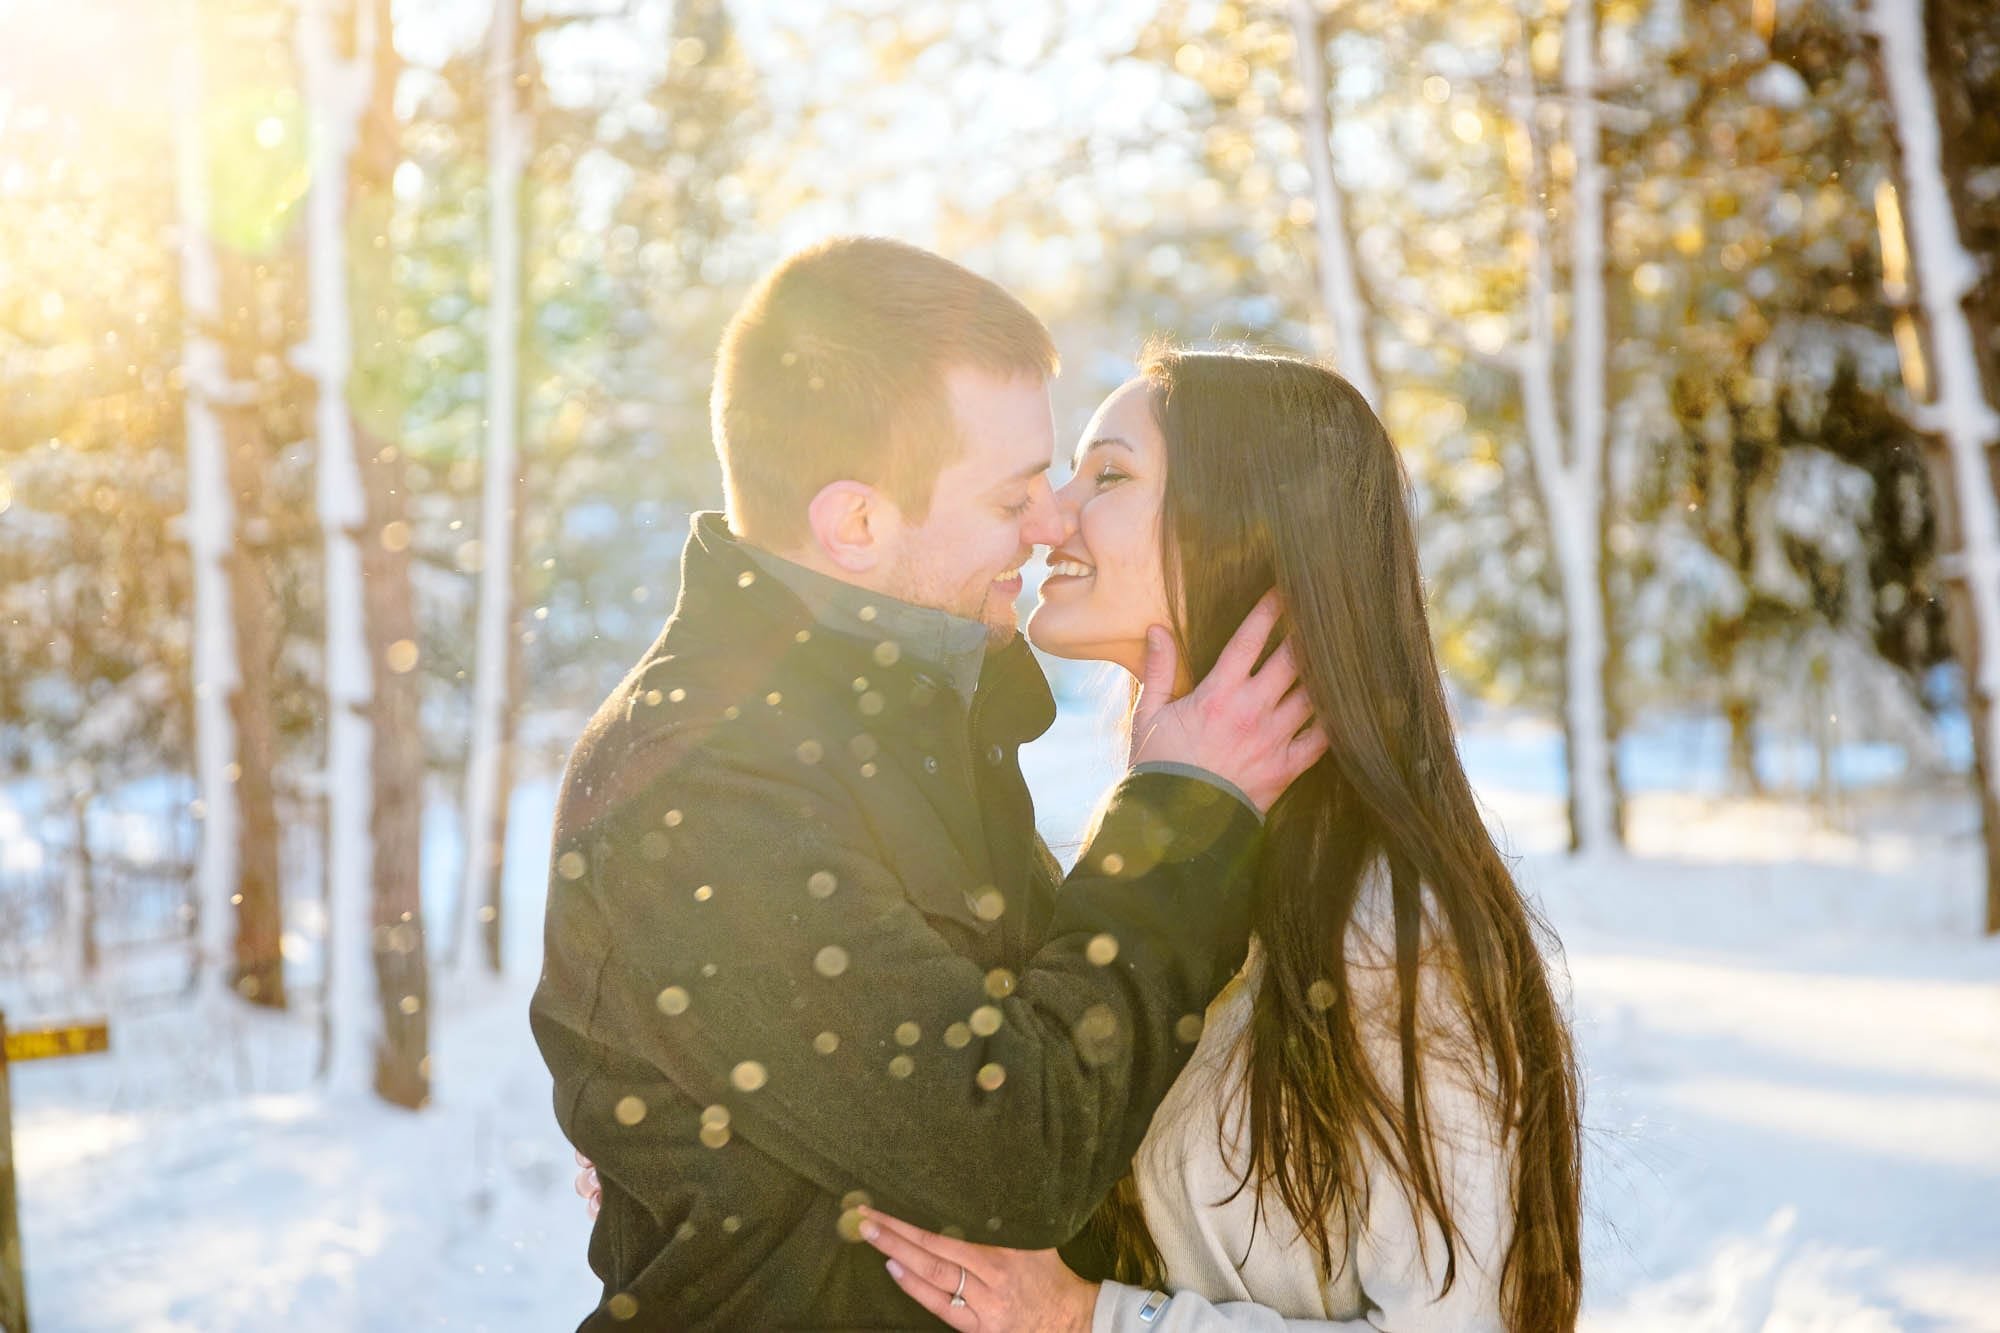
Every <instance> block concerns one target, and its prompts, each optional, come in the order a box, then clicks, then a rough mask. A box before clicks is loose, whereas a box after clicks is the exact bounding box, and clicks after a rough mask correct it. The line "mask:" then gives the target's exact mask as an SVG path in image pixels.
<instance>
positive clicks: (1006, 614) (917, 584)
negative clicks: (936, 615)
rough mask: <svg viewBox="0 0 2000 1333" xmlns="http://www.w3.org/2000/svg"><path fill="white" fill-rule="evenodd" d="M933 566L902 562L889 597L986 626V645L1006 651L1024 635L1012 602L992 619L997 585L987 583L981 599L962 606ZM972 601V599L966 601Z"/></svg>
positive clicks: (1000, 609) (979, 594)
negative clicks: (1006, 648) (943, 586)
mask: <svg viewBox="0 0 2000 1333" xmlns="http://www.w3.org/2000/svg"><path fill="white" fill-rule="evenodd" d="M938 583H939V580H938V579H937V578H936V577H935V576H934V572H933V570H932V567H931V566H930V565H929V564H928V563H927V562H925V561H923V560H920V559H916V558H906V559H904V560H902V561H899V562H898V564H897V566H896V570H895V572H894V574H893V575H892V577H891V580H890V587H889V590H888V591H889V595H890V596H891V597H894V598H896V599H898V600H899V601H904V602H908V603H910V604H911V605H913V606H927V607H930V608H931V609H932V610H936V611H943V612H944V613H946V614H947V615H954V616H957V617H958V618H959V619H960V620H976V621H978V622H979V623H980V624H982V625H984V626H985V627H986V646H987V647H988V648H1004V647H1006V646H1007V645H1008V644H1010V643H1012V642H1013V641H1014V637H1015V636H1016V635H1017V634H1019V633H1020V625H1019V623H1018V621H1017V619H1016V617H1015V614H1014V607H1013V604H1012V603H1007V604H1004V605H1002V606H1000V607H997V608H995V610H994V614H993V615H992V616H989V615H988V614H987V608H988V606H989V605H991V604H992V602H993V601H994V594H993V585H992V584H991V583H987V584H985V585H984V586H982V587H981V588H980V590H979V593H978V600H977V602H976V603H974V604H973V605H970V606H965V605H960V604H959V603H958V599H957V598H956V597H955V595H954V594H955V593H956V591H957V590H956V589H948V588H942V587H939V586H938ZM966 600H967V601H971V600H972V599H971V597H970V596H968V597H967V598H966Z"/></svg>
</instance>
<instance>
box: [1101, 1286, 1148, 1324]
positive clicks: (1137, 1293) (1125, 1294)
mask: <svg viewBox="0 0 2000 1333" xmlns="http://www.w3.org/2000/svg"><path fill="white" fill-rule="evenodd" d="M1151 1294H1152V1293H1150V1292H1147V1291H1145V1290H1142V1289H1141V1288H1139V1287H1128V1286H1126V1285H1125V1284H1124V1283H1123V1282H1100V1283H1099V1284H1098V1286H1097V1308H1096V1309H1095V1310H1094V1311H1093V1312H1092V1313H1091V1316H1090V1333H1135V1330H1138V1329H1140V1328H1142V1327H1143V1325H1141V1324H1140V1323H1139V1307H1140V1305H1142V1304H1143V1303H1144V1302H1145V1300H1146V1297H1147V1296H1149V1295H1151Z"/></svg>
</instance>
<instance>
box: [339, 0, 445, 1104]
mask: <svg viewBox="0 0 2000 1333" xmlns="http://www.w3.org/2000/svg"><path fill="white" fill-rule="evenodd" d="M361 3H363V4H365V5H366V6H367V8H366V10H365V11H364V27H365V28H366V29H368V30H371V31H372V32H373V34H374V40H373V41H372V42H371V43H369V44H368V45H367V47H366V53H367V55H368V56H369V57H370V59H371V61H372V65H373V68H372V71H371V72H370V74H369V75H368V90H369V91H368V100H367V104H366V107H365V110H364V111H363V114H362V116H361V119H360V124H359V127H358V130H357V134H356V137H355V142H354V149H353V152H352V154H351V156H350V157H349V158H348V170H347V180H348V196H347V227H348V236H349V238H350V240H351V241H352V243H353V250H352V253H351V254H350V257H349V260H348V272H349V278H350V281H351V282H352V284H353V290H354V292H355V293H356V295H357V297H358V299H357V300H356V302H355V308H354V319H353V338H354V342H353V354H354V357H355V363H356V365H357V366H358V367H359V366H365V367H366V368H367V371H368V376H367V383H366V388H365V390H363V391H354V390H350V393H349V397H348V407H349V415H350V417H351V418H352V419H353V445H354V456H355V459H356V462H357V464H358V465H359V467H360V471H361V483H362V484H361V489H362V497H363V502H364V506H365V516H366V517H365V522H366V526H365V529H364V533H363V536H362V539H361V542H360V547H361V572H362V613H363V620H364V623H365V626H366V633H367V640H368V645H367V647H368V653H369V660H370V662H371V664H372V666H373V670H374V677H373V681H374V688H373V691H372V693H371V694H370V697H369V707H368V720H369V730H370V733H371V734H372V736H373V745H372V747H371V749H370V756H369V757H370V766H371V772H370V775H371V778H372V780H373V784H374V793H373V796H372V799H371V802H370V807H369V813H370V819H371V832H372V836H371V837H370V839H369V848H370V850H371V852H372V853H373V860H372V863H371V880H372V886H373V891H374V894H373V898H374V901H373V905H372V925H373V931H372V938H373V944H374V964H375V999H376V1003H377V1005H378V1008H379V1011H380V1014H381V1032H382V1041H381V1045H380V1047H379V1048H378V1049H377V1052H376V1062H375V1090H376V1091H377V1092H379V1093H380V1094H381V1095H382V1096H383V1097H384V1098H385V1099H387V1100H388V1101H391V1102H393V1103H395V1104H396V1105H398V1106H406V1107H410V1108H412V1109H416V1108H420V1107H422V1106H423V1105H424V1104H425V1103H426V1102H428V1101H429V1099H430V1066H431V1061H430V965H429V955H428V950H427V949H426V948H425V944H424V913H423V879H422V864H423V815H424V804H425V797H426V792H425V789H424V776H425V762H424V742H423V721H422V717H421V710H422V691H423V678H422V676H421V675H420V674H419V672H418V671H417V664H418V661H419V658H420V651H419V645H418V637H417V605H416V591H415V588H414V586H413V584H412V582H411V577H410V567H411V556H410V523H409V504H408V496H409V486H408V484H407V481H406V473H407V471H408V468H407V464H406V462H405V460H404V458H403V452H402V448H401V443H400V433H401V428H402V397H401V394H400V393H399V392H397V391H396V390H395V388H394V387H393V386H394V384H395V381H396V376H397V373H398V370H399V367H398V365H397V361H398V358H399V356H400V352H399V342H400V340H399V339H398V337H397V335H396V331H395V329H394V327H393V325H392V324H391V322H390V320H391V313H390V312H391V308H392V303H391V302H390V301H389V300H388V299H387V293H388V291H389V289H390V285H391V284H392V282H393V281H394V279H393V278H392V277H391V261H392V258H393V253H392V251H391V249H390V246H389V221H390V215H391V213H392V212H393V209H394V200H393V196H392V191H391V182H392V179H393V177H394V176H395V172H396V166H397V164H398V163H399V162H400V161H401V160H402V144H401V127H400V125H399V124H398V122H397V119H396V102H395V97H396V81H397V75H398V73H399V70H400V58H399V57H398V56H397V54H396V47H395V43H394V41H393V40H392V35H393V28H392V11H391V3H390V0H361Z"/></svg>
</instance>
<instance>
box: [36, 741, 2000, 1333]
mask: <svg viewBox="0 0 2000 1333" xmlns="http://www.w3.org/2000/svg"><path fill="white" fill-rule="evenodd" d="M1552 744H1553V742H1552V737H1551V736H1550V734H1549V732H1548V730H1547V728H1546V727H1538V726H1536V725H1531V724H1524V723H1505V724H1500V723H1482V724H1479V725H1478V726H1477V727H1475V728H1474V730H1473V731H1472V732H1471V733H1470V734H1469V735H1468V738H1467V747H1466V748H1467V754H1468V759H1469V762H1470V763H1471V765H1472V767H1473V768H1474V773H1475V779H1476V781H1477V782H1478V784H1479V787H1480V790H1481V793H1482V796H1483V797H1484V798H1485V799H1486V801H1487V802H1488V805H1489V807H1490V810H1491V812H1492V815H1493V818H1494V820H1495V822H1496V825H1497V826H1498V827H1499V828H1500V829H1501V831H1502V836H1503V838H1504V840H1505V842H1506V844H1507V846H1508V847H1509V848H1510V849H1511V850H1513V851H1515V852H1517V853H1520V854H1522V860H1521V862H1520V875H1521V878H1522V881H1523V883H1524V884H1525V885H1526V886H1527V887H1528V889H1529V890H1530V891H1531V892H1532V893H1534V894H1535V895H1537V896H1538V897H1539V898H1540V900H1541V901H1542V902H1543V904H1544V905H1545V907H1546V909H1547V911H1548V913H1549V915H1550V917H1551V919H1552V920H1553V922H1554V923H1555V925H1556V926H1557V928H1558V930H1559V931H1560V933H1561V935H1562V938H1563V941H1564V944H1565V947H1566V951H1567V964H1568V968H1569V972H1570V974H1571V977H1572V979H1573V983H1574V1000H1575V1013H1576V1021H1577V1030H1578V1034H1579V1038H1580V1041H1581V1045H1582V1050H1583V1055H1584V1059H1585V1062H1586V1064H1587V1067H1588V1076H1589V1092H1588V1097H1589V1101H1588V1105H1587V1110H1586V1114H1587V1119H1588V1122H1589V1126H1590V1142H1591V1154H1590V1162H1589V1192H1590V1198H1589V1207H1590V1210H1591V1222H1590V1235H1589V1246H1590V1249H1589V1255H1588V1257H1589V1261H1590V1274H1589V1276H1590V1294H1589V1297H1588V1302H1587V1319H1586V1324H1587V1327H1589V1328H1591V1329H1593V1330H1617V1331H1618V1333H1625V1331H1626V1330H1635V1331H1638V1333H1647V1331H1650V1330H1656V1329H1657V1330H1675V1331H1676V1333H1756V1331H1758V1330H1764V1331H1766V1333H1781V1331H1789V1330H1801V1331H1802V1330H1854V1331H1855V1333H1874V1331H1876V1330H1947V1329H1949V1330H1961V1329H1965V1330H1977V1329H1992V1330H2000V1206H1996V1204H1995V1200H1996V1199H2000V942H1993V941H1985V940H1982V939H1981V938H1980V936H1979V933H1978V926H1979V914H1978V895H1979V883H1978V874H1977V870H1978V855H1977V851H1978V849H1977V843H1976V840H1975V838H1974V829H1975V821H1974V815H1973V811H1972V808H1971V805H1970V802H1969V800H1964V799H1961V798H1959V797H1956V796H1949V797H1944V796H1940V797H1933V798H1930V799H1927V800H1918V799H1915V798H1912V797H1907V796H1903V797H1883V796H1871V795H1869V794H1868V793H1866V792H1865V791H1857V792H1854V793H1851V794H1849V795H1848V796H1847V797H1846V798H1845V803H1844V805H1843V807H1842V808H1841V810H1840V811H1839V812H1838V814H1837V817H1836V818H1835V819H1833V820H1832V821H1828V820H1827V819H1826V818H1824V817H1823V815H1822V814H1820V813H1819V812H1816V811H1814V810H1810V809H1807V808H1804V807H1801V806H1798V805H1793V804H1783V803H1775V802H1774V803H1746V802H1723V801H1720V800H1718V799H1717V798H1715V797H1713V796H1709V795H1698V794H1691V793H1693V792H1697V791H1699V790H1701V789H1702V787H1703V783H1701V782H1697V781H1692V780H1690V781H1685V782H1673V781H1641V782H1639V783H1637V784H1635V785H1636V788H1637V789H1638V790H1641V791H1642V792H1643V793H1644V794H1642V795H1641V796H1640V797H1639V798H1638V799H1637V800H1636V801H1635V802H1634V806H1633V829H1632V844H1633V854H1632V855H1631V856H1629V857H1626V858H1621V859H1618V860H1616V861H1612V862H1608V863H1601V864H1596V865H1587V866H1586V865H1577V864H1573V863H1571V862H1570V861H1569V860H1568V859H1567V858H1565V857H1563V856H1561V855H1560V854H1559V853H1558V852H1557V848H1558V845H1559V842H1560V838H1561V829H1562V824H1561V809H1560V804H1559V798H1558V796H1557V795H1556V788H1555V786H1554V785H1553V784H1551V783H1550V782H1548V781H1547V780H1546V779H1547V772H1546V769H1547V762H1546V760H1547V756H1548V754H1549V753H1551V751H1552ZM1667 748H1668V749H1669V750H1671V749H1673V748H1674V747H1672V746H1669V747H1667ZM1680 748H1681V750H1685V749H1686V746H1685V745H1682V746H1681V747H1680ZM1627 758H1628V761H1629V760H1630V756H1629V755H1628V756H1627ZM1029 761H1030V778H1031V781H1032V782H1033V783H1034V785H1035V788H1036V792H1037V797H1038V801H1039V803H1040V806H1041V808H1042V809H1043V811H1044V826H1045V829H1046V831H1047V832H1048V833H1049V835H1050V837H1051V840H1052V841H1053V842H1055V843H1057V844H1058V846H1059V847H1060V846H1061V845H1062V844H1064V843H1066V842H1069V841H1071V840H1072V839H1073V835H1074V832H1075V830H1076V828H1077V827H1078V826H1079V825H1080V824H1081V822H1082V819H1083V817H1084V815H1085V814H1086V813H1087V807H1088V804H1089V802H1090V800H1091V799H1092V798H1093V797H1094V796H1095V795H1096V794H1097V793H1098V792H1099V791H1100V790H1101V789H1102V786H1103V784H1104V782H1105V780H1106V779H1107V777H1108V775H1109V774H1110V772H1111V771H1112V770H1111V763H1110V759H1109V745H1108V742H1106V741H1105V740H1104V739H1103V738H1102V737H1101V735H1100V734H1099V731H1098V728H1097V727H1096V725H1095V724H1094V722H1093V720H1092V717H1091V714H1090V710H1088V709H1072V710H1070V711H1068V712H1066V713H1065V716H1064V719H1063V721H1062V722H1061V723H1059V724H1058V731H1057V732H1056V733H1055V734H1053V735H1052V736H1051V737H1049V738H1047V739H1046V740H1044V741H1043V742H1041V743H1039V744H1038V745H1037V746H1035V747H1031V752H1030V755H1029ZM551 798H552V788H551V784H550V783H549V782H548V781H547V780H543V781H540V782H537V783H534V784H530V785H528V786H526V787H524V788H523V789H522V791H521V792H520V793H519V794H518V796H517V802H516V806H515V813H516V821H517V823H516V836H515V838H513V839H512V840H510V866H509V882H510V886H511V891H512V892H513V893H514V894H515V895H516V896H515V897H514V899H513V901H514V902H516V903H518V904H520V908H519V910H518V911H517V913H516V915H515V916H514V917H513V920H514V922H515V923H516V924H517V925H518V926H519V929H518V930H516V931H515V932H514V933H513V934H512V935H511V936H510V939H509V945H508V954H509V956H510V959H511V960H512V961H513V963H514V966H515V971H514V974H513V976H512V977H511V978H510V979H509V980H508V981H507V982H506V983H505V984H503V985H499V986H494V987H490V988H489V987H481V988H479V989H478V990H477V991H475V992H472V993H458V994H447V995H444V996H441V997H440V998H439V1001H438V1004H439V1014H438V1027H437V1030H436V1031H435V1033H434V1043H435V1086H436V1102H435V1104H434V1105H433V1106H432V1107H431V1108H430V1109H429V1110H427V1111H425V1112H423V1113H421V1114H415V1115H412V1114H408V1113H404V1112H400V1111H395V1110H392V1109H390V1108H387V1107H382V1106H377V1105H367V1104H364V1105H356V1104H343V1103H340V1102H338V1101H334V1100H331V1099H329V1098H327V1097H326V1096H325V1095H323V1094H321V1093H320V1092H318V1091H317V1090H315V1088H314V1086H313V1084H312V1082H311V1076H310V1068H311V1064H312V1060H313V1057H314V1053H315V1052H314V1040H313V1037H312V1033H311V1031H310V1025H309V1024H306V1023H303V1022H302V1021H301V1020H299V1019H272V1018H269V1017H267V1016H260V1015H242V1014H231V1015H230V1016H229V1017H227V1018H226V1019H224V1020H221V1021H215V1020H209V1021H203V1020H201V1019H200V1018H199V1017H198V1016H195V1015H191V1014H189V1013H187V1012H185V1011H183V1010H180V1009H177V1008H175V1007H173V1006H171V1005H168V1006H164V1007H154V1008H152V1009H150V1010H137V1011H131V1012H126V1011H122V1010H119V1009H116V1008H114V1014H113V1019H114V1025H115V1032H114V1042H115V1046H116V1049H115V1051H114V1053H113V1054H111V1055H108V1056H99V1057H93V1058H89V1059H77V1060H69V1061H51V1062H46V1063H41V1064H34V1065H24V1066H20V1067H17V1068H16V1069H15V1071H14V1093H15V1102H16V1136H17V1149H18V1154H19V1169H20V1188H21V1195H22V1209H23V1214H24V1216H23V1224H24V1232H25V1249H26V1258H27V1269H28V1286H29V1295H30V1301H31V1306H32V1310H33V1316H34V1320H35V1327H36V1329H37V1330H38V1333H98V1331H100V1330H101V1331H103V1333H110V1331H111V1330H118V1331H119V1333H131V1331H142V1333H154V1331H158V1333H181V1331H183V1330H185V1331H186V1333H196V1331H197V1330H199V1331H200V1333H230V1331H233V1330H252V1329H257V1330H261V1329H267V1328H285V1329H289V1330H297V1331H298V1333H318V1331H319V1330H366V1331H367V1333H392V1331H393V1333H402V1331H403V1330H420V1329H433V1328H439V1329H457V1330H476V1329H491V1330H516V1329H519V1330H529V1329H532V1330H546V1329H558V1328H568V1327H573V1326H574V1323H575V1321H576V1319H577V1318H578V1317H579V1316H580V1315H581V1313H582V1312H583V1311H584V1310H586V1309H587V1308H589V1306H590V1304H591V1302H592V1300H593V1299H594V1297H595V1294H596V1290H595V1283H594V1281H593V1279H592V1278H591V1276H590V1274H589V1272H588V1270H587V1268H586V1267H585V1264H584V1261H583V1253H584V1245H585V1240H586V1236H587V1233H588V1223H587V1222H586V1220H585V1219H584V1216H583V1210H582V1207H581V1205H580V1204H579V1202H578V1201H577V1200H576V1199H575V1197H574V1196H573V1195H572V1194H571V1193H570V1179H571V1176H572V1174H573V1167H572V1166H571V1164H570V1158H569V1149H568V1146H567V1145H566V1144H565V1143H563V1141H562V1140H561V1139H560V1137H559V1136H558V1135H557V1134H556V1132H555V1129H554V1126H553V1123H552V1120H551V1117H550V1115H549V1111H548V1087H547V1079H546V1075H545V1074H544V1072H543V1070H542V1067H541V1065H540V1062H539V1060H538V1058H537V1057H536V1054H535V1051H534V1048H533V1045H532V1043H531V1042H530V1040H529V1038H528V1034H527V1029H526V1023H525V1007H526V1002H527V994H528V991H529V989H530V987H531V986H532V980H533V975H534V970H535V963H536V958H537V955H538V949H539V939H538V934H539V918H538V916H537V914H536V912H535V910H534V908H533V906H532V904H533V903H535V902H537V901H538V900H539V897H540V882H541V875H542V873H543V867H542V864H541V862H540V856H541V854H542V851H543V849H545V847H546V831H547V826H548V818H549V811H550V803H551ZM438 824H439V828H438V831H437V832H436V834H435V836H436V837H437V838H438V839H439V840H441V842H448V841H449V840H450V838H451V836H452V835H451V832H450V830H449V821H448V820H444V821H438ZM454 855H455V853H454V851H453V850H452V849H451V848H450V847H448V846H441V847H440V848H437V849H427V858H426V859H427V866H429V865H430V864H431V863H432V862H435V863H436V866H435V873H436V875H437V877H438V879H439V880H440V881H441V882H443V883H447V884H448V883H450V882H452V877H451V866H450V862H451V860H452V859H453V857H454ZM429 873H431V872H430V871H429V870H428V869H427V874H429ZM0 989H5V983H4V979H0ZM245 1089H248V1090H247V1091H245Z"/></svg>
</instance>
